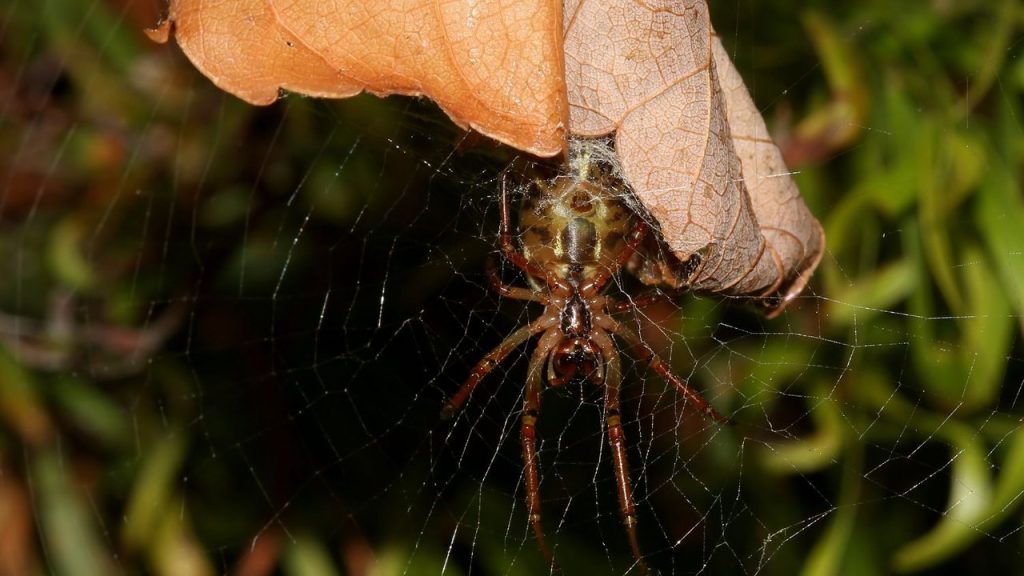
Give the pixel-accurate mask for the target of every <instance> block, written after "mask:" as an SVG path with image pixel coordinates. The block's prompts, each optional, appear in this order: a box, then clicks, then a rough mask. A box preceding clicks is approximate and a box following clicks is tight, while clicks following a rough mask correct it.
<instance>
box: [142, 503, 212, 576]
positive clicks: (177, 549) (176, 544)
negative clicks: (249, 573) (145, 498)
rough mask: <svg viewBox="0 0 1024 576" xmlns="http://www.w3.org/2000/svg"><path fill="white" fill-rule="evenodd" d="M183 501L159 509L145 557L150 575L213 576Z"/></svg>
mask: <svg viewBox="0 0 1024 576" xmlns="http://www.w3.org/2000/svg"><path fill="white" fill-rule="evenodd" d="M186 509H187V508H186V504H185V502H183V501H177V502H173V503H172V504H171V505H169V506H166V507H164V508H163V516H162V517H161V518H160V519H159V521H158V525H157V527H156V531H155V533H154V535H153V540H152V542H151V543H150V545H149V549H148V552H149V554H148V556H149V558H150V563H151V565H152V570H153V573H154V574H157V575H159V576H213V575H214V574H216V573H217V572H216V571H215V570H214V568H213V565H211V564H210V561H209V559H207V557H206V553H205V551H204V550H203V547H202V545H201V544H200V543H199V542H198V541H197V540H196V536H195V533H194V532H193V530H192V522H191V518H190V515H189V514H187V513H186Z"/></svg>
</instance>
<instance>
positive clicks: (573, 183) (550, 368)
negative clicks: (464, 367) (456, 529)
mask: <svg viewBox="0 0 1024 576" xmlns="http://www.w3.org/2000/svg"><path fill="white" fill-rule="evenodd" d="M598 146H601V144H600V143H591V142H576V143H574V150H573V155H572V156H571V158H570V166H571V167H572V168H573V170H571V171H570V172H569V173H567V174H561V175H558V176H555V177H554V178H552V179H550V180H536V181H534V183H533V185H532V186H531V187H530V192H529V193H528V194H527V196H526V197H525V198H524V200H523V203H522V207H521V209H520V212H519V227H520V234H519V239H520V244H521V248H517V247H516V242H515V237H514V235H513V233H512V226H511V222H510V221H511V218H510V210H509V201H508V190H507V182H506V179H505V178H503V179H502V186H501V224H500V228H499V236H500V244H501V250H502V253H503V254H504V256H505V259H507V260H508V261H509V262H511V263H512V264H513V265H515V266H516V267H517V268H519V270H521V271H522V272H523V273H524V274H525V275H526V278H527V282H528V283H529V287H524V286H512V285H508V284H505V283H504V282H503V281H502V279H501V277H500V275H499V273H498V270H497V263H496V259H495V258H494V257H493V256H492V257H491V258H489V259H488V261H487V277H488V280H489V282H490V284H491V287H492V288H493V289H494V291H495V292H497V293H498V294H499V295H501V296H503V297H505V298H511V299H514V300H524V301H528V302H537V303H539V304H543V305H544V312H543V313H542V314H541V315H540V316H538V317H537V318H535V319H534V320H533V321H531V322H530V323H529V324H527V325H525V326H522V327H520V328H519V329H517V330H516V331H514V332H512V333H511V334H510V335H509V336H508V337H507V338H505V340H504V341H502V342H501V343H500V344H498V346H497V347H495V348H494V349H493V350H491V351H490V352H488V353H487V354H486V355H485V356H484V357H483V358H482V359H481V360H480V361H479V362H478V363H477V364H476V366H475V367H474V368H473V370H472V372H471V373H470V375H469V377H468V378H467V380H466V382H465V383H464V384H463V385H462V387H461V388H460V389H459V390H458V391H457V392H456V393H455V394H454V395H453V396H451V398H449V400H448V401H447V403H446V404H445V406H444V408H443V410H442V417H443V418H445V419H448V418H451V417H452V416H453V415H454V414H455V413H456V412H457V411H458V410H459V409H460V408H461V407H462V406H463V404H464V403H465V402H466V400H467V399H468V398H469V396H470V395H471V394H472V392H473V390H474V389H475V388H476V386H477V384H479V383H480V381H481V380H483V379H484V378H485V377H486V376H487V375H488V374H490V373H491V371H492V370H494V368H496V367H497V366H498V365H499V364H501V363H502V362H503V361H504V360H505V359H506V358H508V356H509V355H510V354H511V353H512V352H513V351H514V350H515V349H517V348H518V347H519V346H521V345H522V344H523V343H525V342H526V341H527V340H529V339H530V338H532V337H534V336H536V335H538V334H539V335H540V338H539V340H538V343H537V348H536V349H535V350H534V352H533V354H532V355H531V357H530V361H529V364H528V367H527V377H526V389H525V392H524V401H523V410H522V415H521V424H520V439H521V443H522V454H523V468H524V473H525V482H526V507H527V513H528V517H529V522H530V525H531V527H532V529H533V533H534V536H535V538H536V540H537V544H538V546H539V548H540V550H541V552H542V553H543V554H544V556H545V558H546V559H547V560H548V562H549V563H550V564H551V565H552V566H554V560H553V556H552V554H551V552H550V549H549V548H548V546H547V544H546V542H545V539H544V532H543V529H542V526H541V505H540V493H539V485H540V479H539V474H538V471H537V447H536V443H537V440H536V424H537V418H538V416H539V413H540V392H541V384H542V379H544V378H546V380H547V383H548V385H549V386H551V387H559V386H562V385H563V384H565V383H567V382H570V381H572V380H585V381H586V380H589V381H590V382H592V383H593V384H595V385H597V386H603V387H604V414H605V420H606V426H607V431H608V442H609V444H610V446H611V453H612V463H613V468H614V472H615V484H616V487H617V492H618V499H619V512H620V513H621V515H622V521H623V524H624V525H625V528H626V534H627V537H628V539H629V546H630V549H631V551H632V553H633V557H634V559H635V561H636V566H637V567H638V568H639V570H640V572H641V573H643V574H647V573H648V570H647V568H646V565H645V563H644V561H643V558H642V555H641V553H640V546H639V543H638V540H637V528H636V525H637V519H636V509H635V506H634V503H633V495H632V486H631V483H630V475H629V463H628V460H627V455H626V445H625V437H624V434H623V430H622V423H621V415H620V402H619V388H620V384H621V381H622V370H621V359H620V357H619V352H618V349H617V348H616V346H615V343H614V342H613V340H612V338H611V335H615V336H617V337H618V338H619V339H621V340H622V341H624V342H625V343H626V344H627V345H628V347H629V348H631V349H633V350H635V351H636V355H637V356H638V358H639V359H640V360H642V361H644V362H646V363H647V364H648V366H649V367H650V368H651V369H653V370H654V371H655V372H656V373H657V374H658V375H659V376H660V377H661V378H662V379H664V380H665V381H666V382H667V383H669V384H671V385H673V386H674V387H675V388H676V390H677V391H678V392H679V393H680V394H682V396H683V397H684V398H685V399H686V401H687V402H691V403H692V404H693V405H694V406H695V407H696V408H697V410H699V411H700V412H702V413H703V414H705V415H706V416H708V417H710V418H712V419H714V420H716V421H718V422H721V423H727V422H728V421H727V420H726V419H725V418H723V417H722V416H721V415H720V414H719V413H718V412H717V411H716V410H715V409H714V408H712V407H711V405H710V404H708V403H707V402H706V401H705V400H704V398H703V397H702V396H701V395H700V393H698V392H697V391H695V390H693V389H692V388H690V387H689V386H688V385H687V384H686V382H685V381H684V380H683V379H682V378H680V377H679V376H677V375H676V374H675V373H674V372H672V370H671V369H670V368H669V367H668V365H667V364H666V363H665V362H664V361H663V360H661V358H660V357H659V356H658V355H657V353H655V352H654V350H652V349H651V348H650V346H648V345H647V344H646V343H645V342H643V340H642V339H641V338H640V336H639V334H637V333H636V332H635V331H633V330H632V329H630V328H629V327H627V326H625V325H623V324H622V323H620V322H618V321H617V320H615V319H614V318H612V316H611V314H613V313H616V312H624V311H628V310H630V309H633V308H639V307H642V306H644V305H647V304H650V303H653V302H654V301H655V300H656V298H654V297H650V296H647V297H645V296H641V297H638V298H635V299H631V300H630V301H629V302H620V301H617V300H614V299H613V298H611V297H609V296H606V295H604V294H603V292H604V291H605V289H606V287H607V285H608V283H609V281H610V280H611V279H612V278H613V277H614V276H615V275H616V274H617V273H618V272H619V271H620V270H622V269H623V268H624V267H626V265H627V262H629V261H630V259H631V258H633V257H634V255H638V256H642V255H639V254H638V250H639V249H640V246H641V243H642V242H643V240H644V238H645V236H646V235H647V232H648V226H647V223H646V222H645V221H644V220H643V219H642V218H641V217H639V216H638V215H637V214H636V212H634V211H633V210H632V209H631V208H630V207H629V206H628V205H627V204H626V202H625V201H624V195H625V186H624V184H622V182H621V181H620V180H617V179H616V178H615V177H614V176H612V175H611V174H610V170H609V169H608V167H607V165H606V164H607V162H599V161H597V160H596V159H595V158H592V157H591V155H592V154H594V153H596V151H597V150H598V148H597V147H598Z"/></svg>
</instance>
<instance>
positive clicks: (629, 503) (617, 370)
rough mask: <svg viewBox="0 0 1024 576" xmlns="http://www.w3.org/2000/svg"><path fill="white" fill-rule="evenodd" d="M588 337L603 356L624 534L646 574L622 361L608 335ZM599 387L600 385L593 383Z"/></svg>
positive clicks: (598, 332)
mask: <svg viewBox="0 0 1024 576" xmlns="http://www.w3.org/2000/svg"><path fill="white" fill-rule="evenodd" d="M591 338H593V340H594V341H595V342H596V343H597V346H598V348H600V349H601V355H602V356H604V361H605V374H607V376H606V377H605V380H604V411H605V418H606V420H607V425H608V444H609V445H610V446H611V449H612V467H613V468H614V469H615V486H616V487H617V488H618V493H619V512H621V513H622V523H623V524H624V525H625V526H626V535H627V536H628V537H629V547H630V549H631V550H632V552H633V558H634V559H635V560H636V565H637V567H638V568H639V569H640V573H641V574H647V573H648V572H647V565H646V564H644V561H643V556H642V555H641V554H640V544H639V542H638V541H637V535H636V525H637V521H636V507H635V506H634V504H633V484H632V482H631V481H630V478H629V459H628V456H627V455H626V438H625V434H624V433H623V432H622V412H621V409H620V404H619V388H620V385H621V383H622V359H621V358H620V357H619V351H618V350H616V348H615V343H614V342H612V339H611V337H610V336H608V333H607V332H605V331H604V330H602V329H600V328H594V330H593V332H592V333H591ZM595 384H598V385H600V384H601V382H595Z"/></svg>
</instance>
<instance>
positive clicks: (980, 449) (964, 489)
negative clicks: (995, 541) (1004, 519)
mask: <svg viewBox="0 0 1024 576" xmlns="http://www.w3.org/2000/svg"><path fill="white" fill-rule="evenodd" d="M943 435H944V436H945V437H946V438H948V439H949V441H950V444H951V447H952V448H953V455H952V458H953V464H952V467H951V468H952V475H951V478H950V491H949V504H948V506H947V508H946V511H945V512H944V513H943V516H942V519H940V520H939V523H938V524H936V526H935V527H934V528H932V529H931V530H930V531H929V532H927V533H926V534H925V535H923V536H921V537H920V538H917V539H916V540H913V541H911V542H908V543H907V544H905V545H903V546H902V547H901V548H900V549H899V550H897V551H896V553H895V555H894V556H893V568H894V569H895V570H897V571H899V572H913V571H917V570H921V569H923V568H926V567H928V566H933V565H935V564H937V563H939V562H941V561H942V560H945V559H946V558H949V557H951V556H953V555H955V554H956V553H957V552H959V551H960V550H962V549H964V548H965V547H966V546H968V545H969V544H970V543H971V542H974V541H975V540H976V539H977V538H978V537H979V536H981V535H982V534H983V532H982V530H981V529H980V528H981V527H980V523H981V522H982V521H983V520H985V519H986V517H987V516H989V515H990V514H989V508H990V506H991V503H992V478H991V476H990V475H989V464H988V462H987V461H986V459H985V452H986V450H985V447H984V445H982V443H981V440H980V437H979V436H978V434H977V432H975V431H974V430H971V429H970V428H968V427H966V426H964V425H962V424H958V423H956V422H949V423H947V424H946V426H945V427H944V429H943Z"/></svg>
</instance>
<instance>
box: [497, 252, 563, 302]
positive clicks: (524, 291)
mask: <svg viewBox="0 0 1024 576" xmlns="http://www.w3.org/2000/svg"><path fill="white" fill-rule="evenodd" d="M487 280H488V281H489V282H490V283H491V288H493V289H494V291H495V292H497V293H498V294H499V295H501V296H503V297H505V298H511V299H512V300H529V301H531V302H540V303H541V304H547V303H548V297H547V295H546V294H544V293H543V292H534V291H533V290H530V289H529V288H524V287H521V286H510V285H508V284H505V283H504V282H502V281H501V276H499V275H498V264H497V261H496V259H495V258H494V255H491V256H489V257H488V258H487Z"/></svg>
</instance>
